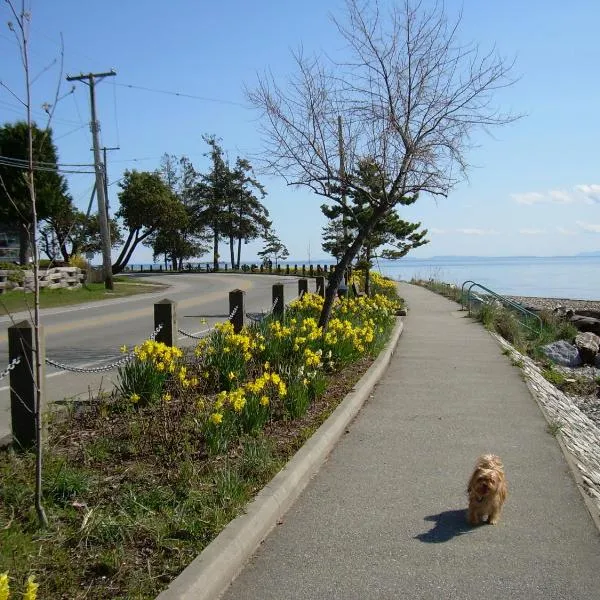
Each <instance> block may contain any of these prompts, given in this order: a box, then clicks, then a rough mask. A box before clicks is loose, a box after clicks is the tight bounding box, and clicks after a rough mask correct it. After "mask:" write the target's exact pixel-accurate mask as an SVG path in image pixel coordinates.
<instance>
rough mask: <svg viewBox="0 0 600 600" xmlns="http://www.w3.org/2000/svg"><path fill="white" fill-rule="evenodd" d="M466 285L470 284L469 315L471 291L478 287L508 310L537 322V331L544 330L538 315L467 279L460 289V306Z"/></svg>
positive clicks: (524, 323) (524, 324)
mask: <svg viewBox="0 0 600 600" xmlns="http://www.w3.org/2000/svg"><path fill="white" fill-rule="evenodd" d="M468 283H470V284H471V285H470V286H469V289H468V290H467V310H468V311H469V314H471V290H472V289H473V288H474V287H478V288H480V289H482V290H484V291H485V292H486V293H487V294H489V295H491V296H493V297H494V298H496V299H497V300H499V301H500V302H502V303H503V304H506V305H508V306H509V307H510V308H513V309H514V310H516V311H518V312H520V313H522V314H523V315H525V317H527V318H533V319H536V320H537V322H538V323H539V330H538V331H542V329H543V328H544V325H543V322H542V319H541V318H540V316H539V315H538V314H536V313H534V312H533V311H531V310H527V309H526V308H524V307H523V306H522V305H521V304H518V303H517V302H513V301H512V300H509V299H508V298H506V297H505V296H501V295H500V294H497V293H496V292H494V291H493V290H490V289H489V288H487V287H485V286H484V285H482V284H480V283H477V282H476V281H472V280H471V279H467V281H465V282H464V283H463V284H462V287H461V306H462V304H463V297H464V289H465V285H466V284H468ZM522 323H523V326H524V327H527V329H530V330H531V331H535V329H534V328H533V327H530V326H529V325H528V324H527V323H526V322H525V321H522Z"/></svg>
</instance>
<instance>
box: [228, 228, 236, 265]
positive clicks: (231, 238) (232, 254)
mask: <svg viewBox="0 0 600 600" xmlns="http://www.w3.org/2000/svg"><path fill="white" fill-rule="evenodd" d="M229 254H230V258H231V268H232V269H235V238H234V236H233V234H232V233H230V234H229Z"/></svg>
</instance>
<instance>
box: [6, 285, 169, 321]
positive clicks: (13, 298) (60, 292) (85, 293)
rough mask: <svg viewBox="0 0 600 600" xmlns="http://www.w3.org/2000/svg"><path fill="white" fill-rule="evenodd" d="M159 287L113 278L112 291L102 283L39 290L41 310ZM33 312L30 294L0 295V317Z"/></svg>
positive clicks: (158, 287) (142, 291)
mask: <svg viewBox="0 0 600 600" xmlns="http://www.w3.org/2000/svg"><path fill="white" fill-rule="evenodd" d="M162 288H163V286H161V285H158V284H156V285H149V284H146V283H143V284H142V283H140V282H139V280H137V279H135V278H132V277H126V276H122V277H115V285H114V290H106V289H104V284H103V283H88V284H85V285H83V286H82V287H81V288H78V289H75V290H70V289H57V290H48V289H42V290H40V306H41V308H53V307H57V306H69V305H71V304H82V303H85V302H94V301H97V300H106V299H109V298H122V297H124V296H132V295H134V294H144V293H147V292H152V291H157V290H160V289H162ZM27 310H33V295H32V294H31V293H25V292H16V291H10V292H5V293H3V294H0V315H7V314H10V313H15V312H21V311H27Z"/></svg>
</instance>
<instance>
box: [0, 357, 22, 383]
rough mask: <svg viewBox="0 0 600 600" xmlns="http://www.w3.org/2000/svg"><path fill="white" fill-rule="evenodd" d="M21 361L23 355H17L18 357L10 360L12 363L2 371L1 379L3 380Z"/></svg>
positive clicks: (0, 373) (0, 372)
mask: <svg viewBox="0 0 600 600" xmlns="http://www.w3.org/2000/svg"><path fill="white" fill-rule="evenodd" d="M20 362H21V357H20V356H17V358H13V359H12V360H11V361H10V364H9V365H8V367H6V369H4V371H0V381H2V380H3V379H4V378H5V377H6V376H7V375H8V374H9V373H10V372H11V371H12V370H13V369H14V368H15V367H16V366H17V365H18V364H19V363H20Z"/></svg>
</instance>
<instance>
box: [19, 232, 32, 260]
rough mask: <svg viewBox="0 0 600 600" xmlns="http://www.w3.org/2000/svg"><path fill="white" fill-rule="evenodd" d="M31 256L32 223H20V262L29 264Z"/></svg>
mask: <svg viewBox="0 0 600 600" xmlns="http://www.w3.org/2000/svg"><path fill="white" fill-rule="evenodd" d="M30 256H31V224H29V223H21V224H20V225H19V263H21V264H22V265H26V264H29V257H30Z"/></svg>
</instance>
